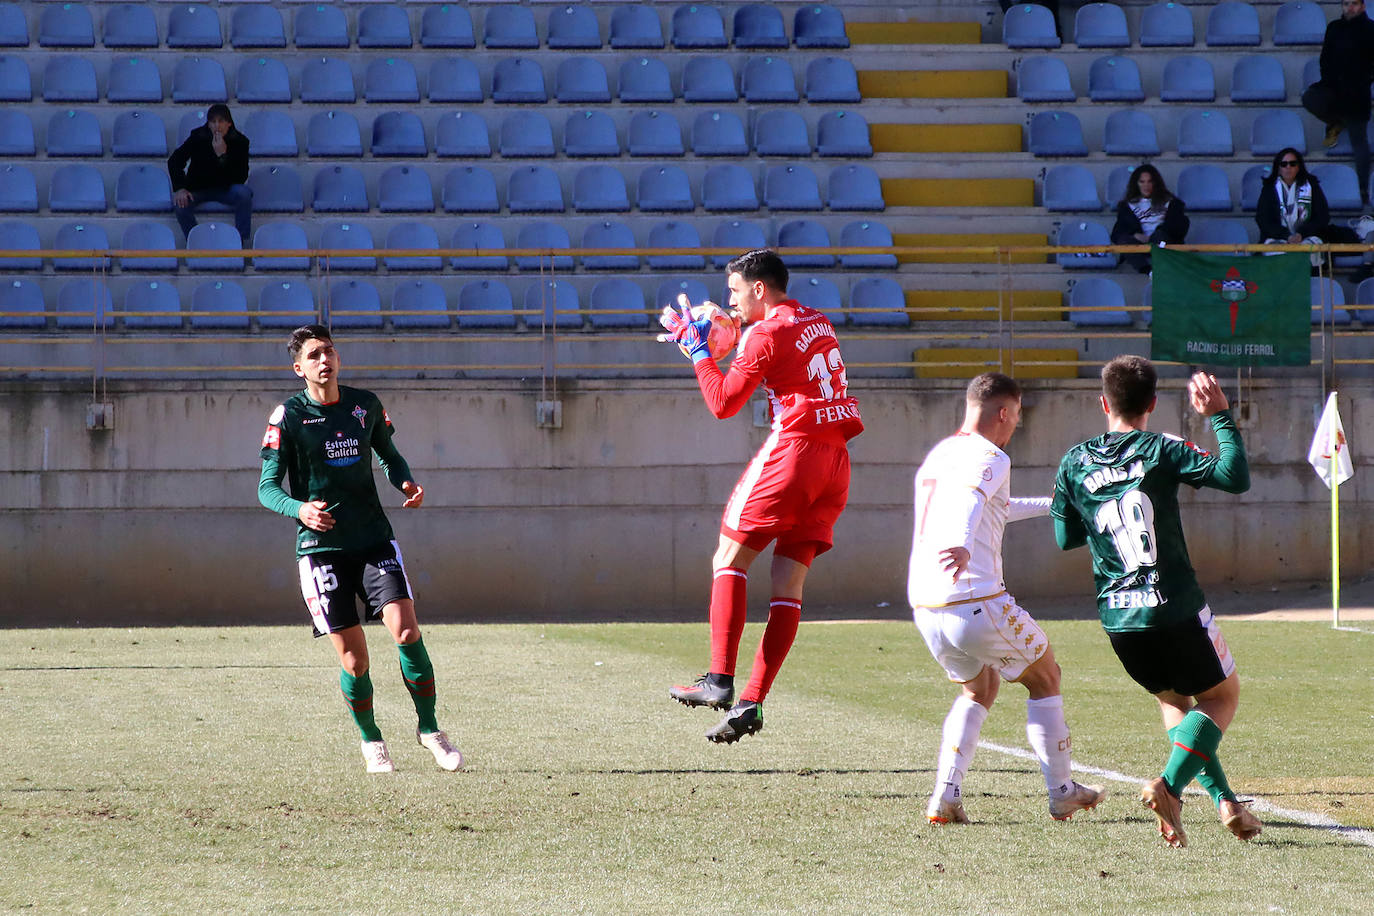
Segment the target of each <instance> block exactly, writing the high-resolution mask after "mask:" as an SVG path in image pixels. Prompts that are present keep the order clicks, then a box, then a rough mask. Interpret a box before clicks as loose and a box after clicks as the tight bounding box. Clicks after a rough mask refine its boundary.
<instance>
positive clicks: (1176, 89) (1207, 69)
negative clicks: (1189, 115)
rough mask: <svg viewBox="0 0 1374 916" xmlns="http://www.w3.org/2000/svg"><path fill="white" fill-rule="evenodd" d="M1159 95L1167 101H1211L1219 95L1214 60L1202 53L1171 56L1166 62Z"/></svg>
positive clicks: (1162, 99)
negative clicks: (1203, 55)
mask: <svg viewBox="0 0 1374 916" xmlns="http://www.w3.org/2000/svg"><path fill="white" fill-rule="evenodd" d="M1159 97H1160V100H1161V101H1165V102H1211V101H1214V100H1215V99H1216V97H1217V86H1216V75H1215V74H1214V73H1213V71H1212V62H1211V61H1209V60H1207V59H1206V58H1205V57H1202V56H1201V55H1196V56H1194V55H1191V54H1188V55H1183V56H1181V57H1171V58H1169V59H1168V60H1167V61H1165V63H1164V74H1163V76H1162V78H1161V80H1160V88H1159Z"/></svg>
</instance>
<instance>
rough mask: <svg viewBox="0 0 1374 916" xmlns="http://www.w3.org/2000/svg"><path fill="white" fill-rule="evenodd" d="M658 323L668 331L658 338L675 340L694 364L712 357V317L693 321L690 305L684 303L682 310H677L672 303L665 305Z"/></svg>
mask: <svg viewBox="0 0 1374 916" xmlns="http://www.w3.org/2000/svg"><path fill="white" fill-rule="evenodd" d="M658 323H659V324H661V325H663V328H664V330H665V331H667V332H668V333H666V334H660V335H658V339H659V340H661V341H665V342H666V341H673V342H675V343H676V344H677V345H678V346H679V347H681V348H682V351H683V352H684V353H686V354H687V356H688V357H689V358H690V359H691V360H692V363H693V364H694V365H695V364H696V363H699V362H701V361H702V360H703V359H710V358H711V345H710V343H709V342H708V338H709V337H710V334H711V319H709V318H700V319H697V320H696V321H693V320H692V310H691V308H690V307H689V306H687V305H683V306H682V311H681V312H677V311H674V309H673V307H672V306H671V305H665V306H664V307H663V314H661V315H659V316H658Z"/></svg>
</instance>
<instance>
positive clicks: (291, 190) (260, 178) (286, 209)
mask: <svg viewBox="0 0 1374 916" xmlns="http://www.w3.org/2000/svg"><path fill="white" fill-rule="evenodd" d="M248 190H250V191H252V192H253V209H254V210H256V211H257V212H259V213H300V212H301V211H302V210H304V209H305V189H304V188H303V186H302V185H301V176H300V173H298V172H297V171H296V170H295V169H294V168H292V167H291V166H289V165H271V166H267V167H266V168H264V167H262V166H258V167H256V168H254V169H253V170H252V171H251V172H249V173H248Z"/></svg>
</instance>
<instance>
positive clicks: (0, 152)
mask: <svg viewBox="0 0 1374 916" xmlns="http://www.w3.org/2000/svg"><path fill="white" fill-rule="evenodd" d="M166 145H167V143H166V141H165V140H164V141H163V155H166ZM36 152H37V148H36V147H35V145H34V140H33V122H32V121H30V120H29V116H28V115H26V114H24V112H22V111H19V110H18V109H15V108H0V156H32V155H34V154H35V153H36ZM116 155H118V153H116Z"/></svg>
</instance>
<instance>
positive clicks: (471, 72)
mask: <svg viewBox="0 0 1374 916" xmlns="http://www.w3.org/2000/svg"><path fill="white" fill-rule="evenodd" d="M429 100H430V101H431V102H480V101H482V77H481V75H480V74H479V73H478V72H477V64H475V63H473V62H472V61H470V60H468V59H467V58H465V57H459V56H458V55H456V54H450V55H448V56H445V57H441V58H439V59H438V60H436V61H434V62H433V63H432V64H430V66H429Z"/></svg>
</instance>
